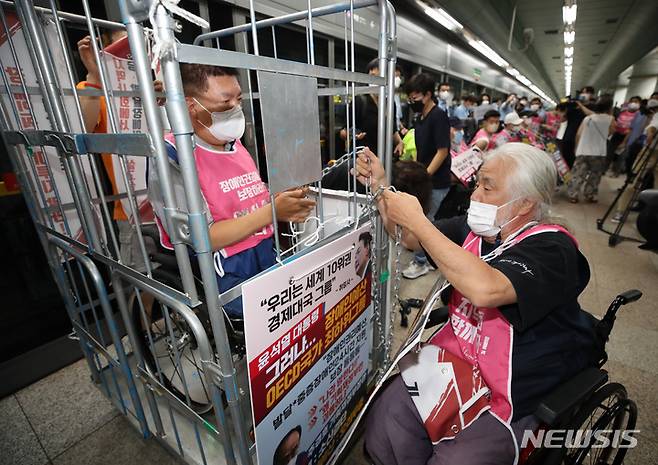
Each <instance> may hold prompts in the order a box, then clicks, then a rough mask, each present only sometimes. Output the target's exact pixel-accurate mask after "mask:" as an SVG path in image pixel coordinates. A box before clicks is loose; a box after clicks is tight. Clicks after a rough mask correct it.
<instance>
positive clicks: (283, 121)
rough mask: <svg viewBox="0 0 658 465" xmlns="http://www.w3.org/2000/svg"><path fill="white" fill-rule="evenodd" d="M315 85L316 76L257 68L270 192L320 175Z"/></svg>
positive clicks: (318, 122)
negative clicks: (279, 72)
mask: <svg viewBox="0 0 658 465" xmlns="http://www.w3.org/2000/svg"><path fill="white" fill-rule="evenodd" d="M317 86H318V84H317V79H315V78H310V77H304V76H293V75H285V74H276V73H270V72H267V71H259V72H258V87H259V91H260V105H261V116H262V121H263V138H264V142H265V152H266V154H267V157H266V158H267V174H268V178H269V188H270V192H272V193H276V192H281V191H284V190H286V189H290V188H291V187H297V186H301V185H304V184H309V183H311V182H315V181H318V180H319V179H320V178H321V177H322V166H321V160H320V144H319V140H320V114H319V110H318V90H317V89H318V87H317ZM291 115H294V117H291Z"/></svg>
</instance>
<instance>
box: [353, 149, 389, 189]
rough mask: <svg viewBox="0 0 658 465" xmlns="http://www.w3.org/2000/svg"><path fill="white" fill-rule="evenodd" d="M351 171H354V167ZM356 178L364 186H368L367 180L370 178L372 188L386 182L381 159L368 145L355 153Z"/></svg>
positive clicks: (376, 187)
mask: <svg viewBox="0 0 658 465" xmlns="http://www.w3.org/2000/svg"><path fill="white" fill-rule="evenodd" d="M351 171H352V172H354V169H352V170H351ZM356 178H357V179H358V181H359V182H360V183H361V184H363V185H364V186H368V180H370V186H371V187H372V188H373V189H378V188H379V186H386V184H387V183H386V171H384V166H383V165H382V162H381V160H380V159H379V158H377V155H375V154H374V153H372V152H371V151H370V149H369V148H368V147H366V148H365V149H363V151H361V152H359V153H358V154H357V158H356Z"/></svg>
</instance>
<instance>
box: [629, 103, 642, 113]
mask: <svg viewBox="0 0 658 465" xmlns="http://www.w3.org/2000/svg"><path fill="white" fill-rule="evenodd" d="M639 108H640V104H639V103H637V102H631V103H629V104H628V109H629V110H631V111H635V110H638V109H639Z"/></svg>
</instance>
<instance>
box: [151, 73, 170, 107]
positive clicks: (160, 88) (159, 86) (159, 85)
mask: <svg viewBox="0 0 658 465" xmlns="http://www.w3.org/2000/svg"><path fill="white" fill-rule="evenodd" d="M153 90H154V91H155V93H156V94H157V93H158V92H164V84H163V82H162V81H160V80H158V79H156V80H155V81H153ZM166 102H167V99H166V98H164V97H156V98H155V103H157V104H158V105H160V106H161V107H162V106H164V104H165V103H166Z"/></svg>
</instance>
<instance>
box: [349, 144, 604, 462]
mask: <svg viewBox="0 0 658 465" xmlns="http://www.w3.org/2000/svg"><path fill="white" fill-rule="evenodd" d="M357 171H358V172H357V174H358V176H359V181H360V182H362V183H366V182H368V181H369V180H370V181H371V182H372V183H373V184H374V185H375V186H377V189H379V188H380V186H384V187H386V176H385V173H384V169H383V167H382V165H381V162H379V159H378V158H377V157H376V156H375V155H374V154H372V153H371V152H369V151H367V150H366V151H364V153H362V154H360V155H359V160H358V162H357ZM556 179H557V173H556V169H555V165H554V164H553V162H552V161H551V159H550V157H548V156H547V155H546V154H545V153H543V152H542V151H541V150H539V149H537V148H535V147H531V146H529V145H527V144H522V143H509V144H505V145H503V146H501V147H499V148H497V149H495V150H492V151H490V152H488V153H487V154H486V156H485V161H484V164H483V165H482V167H481V168H480V170H479V173H478V184H477V188H476V189H475V191H474V192H473V194H472V195H471V204H470V208H469V210H468V215H466V216H458V217H454V218H449V219H445V220H439V221H438V222H437V223H436V224H433V223H432V222H431V221H430V220H429V219H427V218H426V217H425V215H424V213H423V210H422V207H421V205H420V204H419V202H418V200H417V199H416V198H414V197H412V196H410V195H408V194H404V193H393V192H389V191H384V192H383V193H382V194H381V195H380V196H379V197H378V198H377V199H378V200H377V208H378V210H379V212H380V213H381V215H382V219H383V221H384V224H385V225H386V228H387V230H388V231H389V234H392V233H393V231H395V227H396V225H399V226H400V227H402V230H403V236H402V242H403V244H404V245H405V246H406V247H408V248H411V249H412V250H420V249H424V250H426V251H427V253H428V256H429V258H430V259H431V260H432V261H433V262H434V263H435V264H436V266H437V268H438V270H439V271H440V272H441V274H442V275H443V276H444V277H445V278H446V280H447V281H448V283H449V284H450V287H448V288H447V290H446V292H445V293H444V294H443V296H442V297H444V300H445V301H447V303H448V313H449V320H448V322H447V323H446V324H445V325H444V326H442V327H441V328H440V329H438V330H437V331H436V332H435V333H434V335H432V336H431V337H430V338H429V340H428V342H427V343H426V344H424V345H423V346H422V347H421V349H420V350H419V351H418V352H410V353H409V354H408V355H407V356H405V357H404V358H403V359H402V360H401V361H400V363H399V364H398V367H399V368H400V375H396V376H395V377H394V378H392V380H391V382H390V383H389V384H388V385H387V386H386V387H385V388H384V389H383V390H382V392H380V393H379V397H378V398H377V399H376V400H375V401H374V402H373V404H372V407H371V409H370V411H369V414H368V418H367V422H366V433H365V447H366V450H367V452H368V454H369V455H370V457H371V459H372V460H373V461H374V462H375V463H376V464H378V465H398V464H399V465H402V464H404V465H426V464H431V465H439V464H441V465H443V464H446V465H448V464H450V465H454V464H470V465H484V464H504V463H508V464H511V463H516V461H517V459H518V457H519V447H518V444H519V443H520V438H521V436H522V435H523V432H524V431H526V430H533V429H534V428H536V427H537V426H538V423H539V422H538V419H537V418H536V417H535V416H534V415H533V413H534V412H535V411H536V409H537V407H538V405H539V403H540V402H541V400H542V399H543V398H544V397H545V396H546V395H547V394H549V393H550V392H552V391H553V390H554V389H555V388H556V387H557V386H558V385H559V384H560V383H562V382H564V381H566V380H568V379H570V378H571V377H573V376H574V375H575V374H576V373H578V372H579V371H581V370H582V369H584V368H585V367H586V366H587V364H588V363H590V362H591V359H592V354H593V345H594V332H593V328H592V321H591V319H590V317H589V315H588V314H587V313H586V312H584V311H583V310H582V309H581V307H580V305H579V304H578V296H579V295H580V294H581V293H582V291H583V290H584V289H585V287H586V285H587V283H588V281H589V278H590V269H589V265H588V263H587V259H586V258H585V257H584V256H583V254H582V253H581V252H580V251H579V249H578V244H577V242H576V240H575V239H574V237H573V236H572V235H571V233H570V232H569V231H568V230H567V229H566V228H565V227H563V226H561V225H560V224H559V222H558V221H556V219H554V218H552V217H551V216H550V210H549V207H550V204H551V196H552V194H553V191H554V189H555V183H556Z"/></svg>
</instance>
